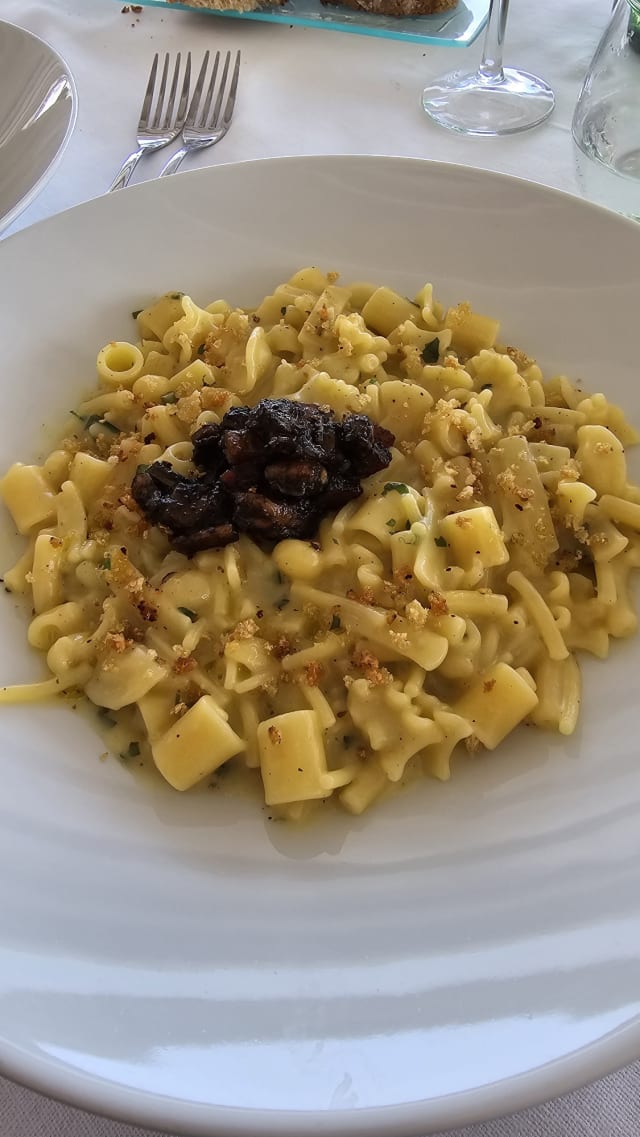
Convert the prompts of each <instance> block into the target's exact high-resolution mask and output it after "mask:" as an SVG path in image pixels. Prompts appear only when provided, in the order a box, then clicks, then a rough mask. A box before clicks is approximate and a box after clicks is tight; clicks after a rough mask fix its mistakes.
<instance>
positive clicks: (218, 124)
mask: <svg viewBox="0 0 640 1137" xmlns="http://www.w3.org/2000/svg"><path fill="white" fill-rule="evenodd" d="M208 65H209V52H208V51H207V53H206V55H205V57H204V60H203V63H202V67H201V68H200V74H199V75H198V80H197V83H196V87H195V90H194V92H193V97H192V99H191V104H190V106H189V113H188V114H187V118H186V122H185V124H184V129H183V131H182V140H183V143H184V145H183V146H182V147H181V149H180V150H178V151H177V152H176V153H175V154H174V155H173V156H172V157H171V158H169V161H168V162H167V163H166V165H165V166H163V168H162V170H161V171H160V175H159V176H160V177H161V178H162V177H166V176H167V175H168V174H175V172H176V170H177V169H178V167H179V166H180V164H181V163H182V161H183V159H184V158H185V157H186V156H187V154H191V153H192V152H193V151H195V150H202V149H204V147H205V146H213V145H214V144H215V143H216V142H219V141H220V139H221V138H224V135H225V134H226V133H227V131H228V129H229V127H230V125H231V118H232V115H233V109H234V107H235V102H236V94H237V90H238V77H239V75H240V52H239V51H238V52H236V59H235V64H234V68H233V74H232V76H231V83H230V85H229V93H228V95H227V99H226V102H225V104H224V109H223V106H222V100H223V98H224V95H225V88H226V85H227V79H228V76H229V67H230V65H231V52H230V51H228V52H227V54H226V57H225V61H224V67H223V69H222V76H221V79H220V85H219V87H218V89H217V93H216V80H217V77H218V69H219V66H220V52H219V51H217V52H216V54H215V59H214V61H213V71H212V73H211V79H210V80H209V85H208V87H207V91H206V94H205V97H204V103H203V105H202V108H201V105H200V104H201V101H202V92H203V89H204V82H205V78H206V73H207V67H208ZM214 95H216V100H215V103H214V105H213V110H212V109H211V104H212V103H213V98H214Z"/></svg>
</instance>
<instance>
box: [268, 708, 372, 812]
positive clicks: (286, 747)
mask: <svg viewBox="0 0 640 1137" xmlns="http://www.w3.org/2000/svg"><path fill="white" fill-rule="evenodd" d="M258 746H259V748H260V771H261V773H262V781H263V784H264V798H265V801H266V803H267V805H283V804H285V803H287V802H293V801H307V800H309V799H314V798H322V797H327V796H328V795H329V794H330V793H332V791H333V790H335V789H338V787H339V786H344V785H346V784H347V782H349V781H351V778H352V777H353V774H354V768H348V767H344V768H343V769H340V770H331V771H329V770H328V769H327V759H326V755H325V750H324V743H323V740H322V731H321V729H320V724H319V722H318V719H317V716H316V714H315V712H314V711H289V712H288V713H287V714H282V715H274V716H273V717H272V718H269V719H265V720H264V721H263V722H261V723H260V725H259V727H258Z"/></svg>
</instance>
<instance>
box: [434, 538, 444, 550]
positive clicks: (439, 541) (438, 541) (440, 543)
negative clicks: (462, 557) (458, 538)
mask: <svg viewBox="0 0 640 1137" xmlns="http://www.w3.org/2000/svg"><path fill="white" fill-rule="evenodd" d="M434 541H435V543H436V545H437V546H438V548H439V549H446V548H447V542H446V541H445V539H444V537H434Z"/></svg>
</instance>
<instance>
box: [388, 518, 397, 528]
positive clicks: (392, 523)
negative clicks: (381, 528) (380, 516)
mask: <svg viewBox="0 0 640 1137" xmlns="http://www.w3.org/2000/svg"><path fill="white" fill-rule="evenodd" d="M396 524H397V522H396V519H395V517H390V518H389V520H388V521H387V522H386V526H387V529H390V530H391V531H393V530H394V529H395V527H396Z"/></svg>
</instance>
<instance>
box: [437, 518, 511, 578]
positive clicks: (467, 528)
mask: <svg viewBox="0 0 640 1137" xmlns="http://www.w3.org/2000/svg"><path fill="white" fill-rule="evenodd" d="M440 532H441V534H442V536H443V537H444V538H445V540H446V542H447V544H448V546H449V548H450V549H451V557H452V560H453V561H454V563H455V564H457V565H460V566H461V567H462V568H463V569H470V568H472V566H473V563H474V560H475V558H476V557H479V558H480V560H481V561H482V565H483V568H485V569H488V568H494V567H495V566H496V565H504V564H506V562H507V561H508V560H509V553H508V551H507V547H506V545H505V543H504V538H503V536H502V532H501V529H500V526H499V525H498V522H497V520H496V515H495V513H494V512H493V510H492V509H491V506H489V505H479V506H476V507H475V508H473V509H461V510H460V511H459V512H458V513H451V514H450V515H449V516H448V517H443V518H442V520H441V522H440Z"/></svg>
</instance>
